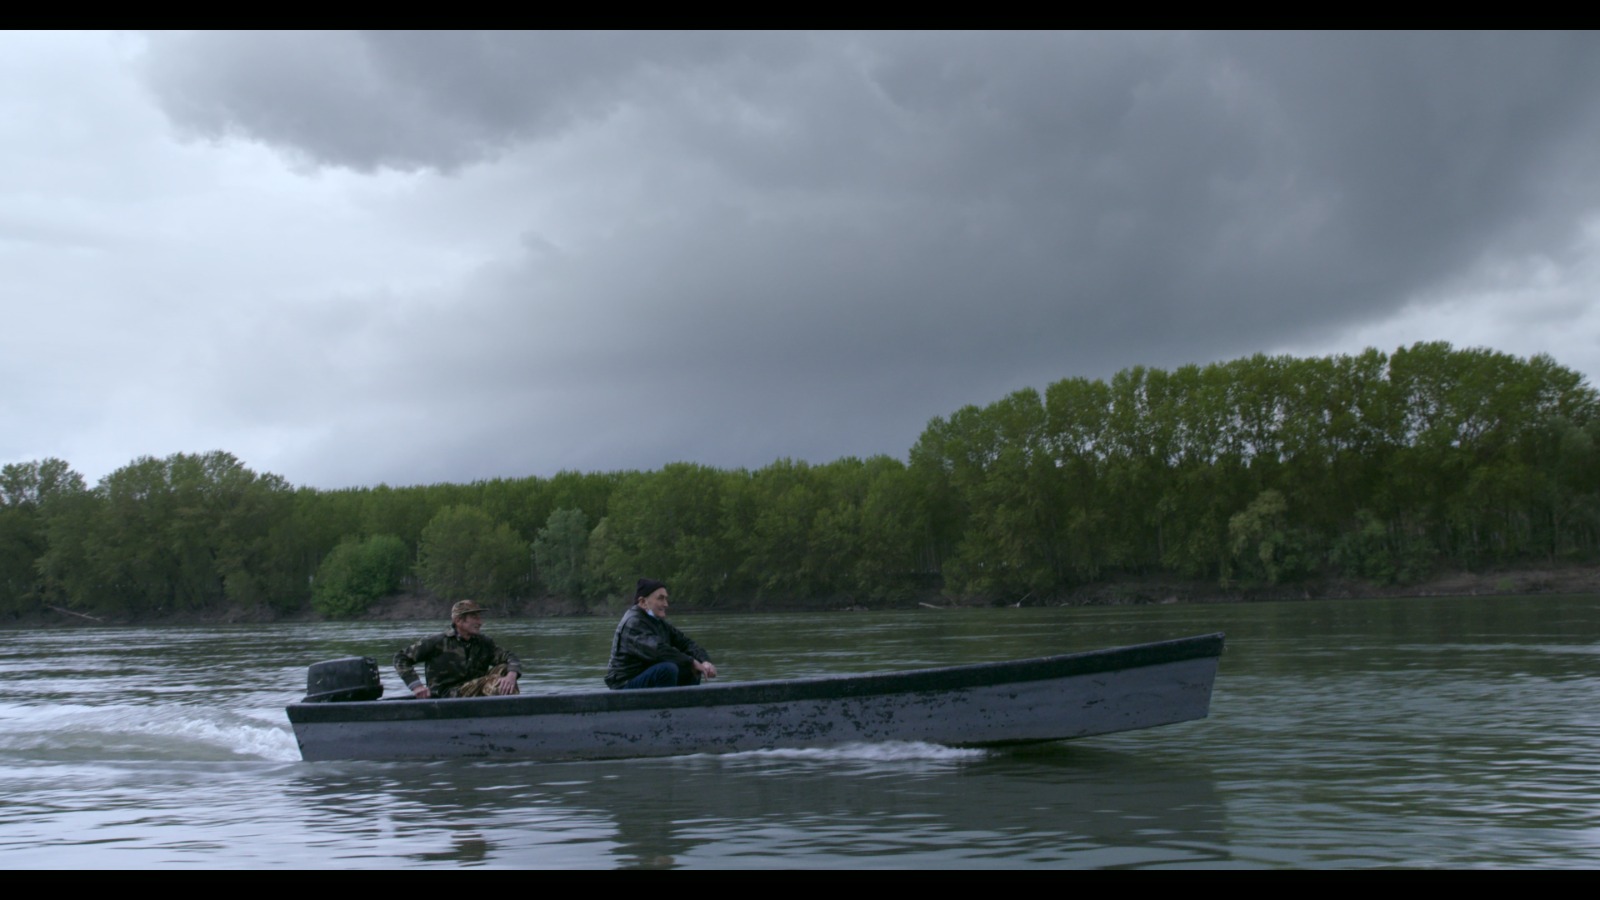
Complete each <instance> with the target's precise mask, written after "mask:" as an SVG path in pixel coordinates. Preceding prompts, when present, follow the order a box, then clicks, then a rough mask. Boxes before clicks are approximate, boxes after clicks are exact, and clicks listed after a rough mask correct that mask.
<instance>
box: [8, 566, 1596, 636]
mask: <svg viewBox="0 0 1600 900" xmlns="http://www.w3.org/2000/svg"><path fill="white" fill-rule="evenodd" d="M1540 594H1600V566H1579V565H1571V566H1543V567H1529V568H1521V569H1506V570H1498V571H1488V572H1449V573H1441V574H1439V575H1436V576H1435V577H1433V578H1430V579H1427V580H1425V581H1421V582H1417V583H1415V584H1406V585H1384V584H1374V583H1371V582H1366V581H1361V580H1359V579H1329V580H1325V581H1317V582H1303V583H1299V584H1293V585H1277V586H1262V587H1251V588H1243V587H1235V588H1224V587H1220V586H1219V585H1217V584H1216V583H1214V582H1202V581H1185V580H1183V579H1178V578H1172V577H1168V576H1148V577H1124V578H1120V579H1117V580H1115V581H1107V582H1104V583H1099V584H1092V585H1085V586H1083V587H1079V588H1075V589H1073V590H1070V591H1064V592H1062V593H1059V594H1057V595H1055V596H1053V597H1048V598H1037V597H1024V598H1022V599H1021V600H1019V601H1000V600H994V599H985V598H967V599H955V598H951V597H947V596H944V595H942V594H940V593H939V592H937V591H930V592H928V593H926V594H924V595H921V596H914V597H909V598H906V599H904V600H901V601H898V602H892V603H864V602H861V601H859V600H856V599H854V598H851V597H842V596H841V597H826V598H813V599H808V600H790V601H779V600H770V599H767V600H759V601H756V600H751V601H744V602H735V601H729V602H723V603H719V604H718V605H717V607H716V610H717V611H718V612H740V613H746V612H748V613H760V612H818V613H827V612H856V611H866V610H884V609H908V610H911V609H947V608H957V607H988V606H1138V605H1150V604H1169V603H1257V602H1263V601H1282V600H1339V599H1354V598H1360V597H1485V596H1536V595H1540ZM449 606H450V604H449V603H448V602H446V601H443V600H441V599H439V598H437V597H434V596H432V595H428V594H402V595H398V596H394V597H386V598H384V599H382V600H379V601H378V602H376V603H374V604H373V605H372V606H371V607H370V608H369V609H368V610H367V611H366V612H365V613H363V614H362V615H361V616H359V617H357V618H358V621H416V620H430V619H434V620H437V619H443V618H446V617H448V610H449ZM624 606H625V601H624V600H622V599H616V600H613V601H611V602H609V603H606V602H600V603H583V602H580V601H577V600H570V599H566V598H562V597H545V598H540V599H533V600H518V601H508V602H503V603H500V604H498V607H499V614H500V615H502V616H507V617H511V618H546V617H556V616H614V615H619V614H620V613H621V612H622V610H623V608H624ZM681 606H682V611H683V612H689V611H692V610H693V609H694V607H691V606H689V605H688V604H681ZM322 619H323V617H322V616H320V615H318V614H317V613H316V612H314V611H311V610H303V611H298V612H295V613H291V614H283V613H281V612H278V611H275V610H272V609H269V608H265V607H242V606H236V607H223V608H219V609H208V610H195V611H189V612H182V613H174V614H169V615H160V616H142V617H138V618H133V617H112V616H86V615H84V614H82V613H79V612H74V611H71V610H66V609H60V608H56V607H42V608H40V609H39V610H37V611H36V612H35V613H34V614H32V615H24V616H18V617H14V618H12V619H11V620H9V621H0V627H6V626H10V627H29V626H36V625H48V626H51V627H59V626H63V625H66V626H96V625H153V624H165V623H178V622H182V623H189V624H210V625H231V624H251V623H257V622H294V621H304V622H315V621H321V620H322Z"/></svg>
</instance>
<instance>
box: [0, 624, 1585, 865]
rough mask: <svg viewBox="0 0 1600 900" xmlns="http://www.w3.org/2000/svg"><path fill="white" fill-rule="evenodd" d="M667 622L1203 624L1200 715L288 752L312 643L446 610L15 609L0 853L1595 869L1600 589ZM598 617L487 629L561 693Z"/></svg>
mask: <svg viewBox="0 0 1600 900" xmlns="http://www.w3.org/2000/svg"><path fill="white" fill-rule="evenodd" d="M674 621H676V622H677V623H678V624H679V625H680V626H681V627H683V628H684V629H685V630H687V631H689V632H690V633H691V634H693V635H694V636H695V637H696V639H697V640H699V641H700V642H701V643H702V644H704V645H705V646H706V647H707V648H708V649H709V650H710V651H711V652H712V654H713V657H714V658H715V659H716V661H717V664H718V667H719V669H721V671H722V673H723V676H724V678H726V679H728V680H753V679H761V678H781V677H791V676H804V675H814V674H826V673H846V672H859V671H881V670H886V669H902V668H912V667H917V666H925V665H950V664H956V663H964V662H978V661H992V660H1001V659H1011V658H1020V657H1030V656H1041V655H1046V654H1050V653H1058V652H1068V651H1074V650H1087V649H1096V648H1100V647H1110V646H1119V645H1123V644H1130V643H1138V642H1142V641H1147V640H1161V639H1166V638H1173V637H1182V636H1185V635H1190V634H1201V633H1206V632H1212V631H1225V632H1227V635H1228V641H1227V649H1226V652H1225V653H1224V655H1223V658H1222V666H1221V671H1220V674H1219V675H1218V678H1217V685H1216V691H1215V694H1214V696H1213V700H1212V708H1211V716H1210V718H1208V719H1204V720H1201V721H1197V722H1188V723H1184V724H1181V725H1173V726H1167V727H1164V728H1157V729H1152V730H1149V731H1143V732H1134V733H1129V734H1121V735H1108V736H1103V737H1098V738H1087V739H1084V740H1081V741H1076V742H1070V743H1057V744H1046V745H1040V746H1036V747H1032V748H1027V749H1022V750H1009V751H978V750H954V749H950V748H945V747H938V746H932V745H922V744H868V745H858V746H851V747H844V748H838V749H832V750H825V751H824V750H813V751H785V752H758V753H744V754H735V755H729V756H689V757H678V758H671V759H652V760H630V761H612V762H597V763H555V764H551V763H542V764H540V763H508V762H459V761H455V762H452V761H439V762H427V763H364V762H340V763H304V762H301V761H300V760H299V752H298V750H297V748H296V745H295V741H294V737H293V735H292V733H291V732H290V731H289V727H288V723H287V720H286V719H285V718H284V713H283V707H284V706H285V705H286V704H288V703H290V702H293V701H294V700H297V699H299V697H300V696H301V695H302V694H303V693H304V688H305V667H306V666H307V665H308V664H309V663H311V662H315V661H317V660H321V659H329V658H334V657H340V656H350V655H362V656H374V657H378V658H379V659H380V660H381V661H383V662H385V663H387V660H388V658H389V657H390V656H392V654H393V652H394V650H395V649H397V648H398V647H399V646H401V645H402V644H404V643H407V642H408V641H409V640H411V639H412V638H414V637H416V636H418V635H420V634H422V633H425V632H426V631H429V630H433V629H435V628H436V627H437V626H440V625H442V624H443V622H440V623H382V624H372V623H363V624H316V625H277V626H250V627H217V628H208V627H192V628H164V629H146V628H79V627H64V628H61V629H37V630H23V631H8V632H5V633H4V637H5V640H4V641H0V679H3V680H4V682H5V683H6V684H7V685H8V686H10V688H11V689H10V690H9V691H8V692H7V693H6V695H5V697H4V699H0V866H3V867H6V868H39V867H43V868H177V867H203V868H276V867H295V868H324V867H326V868H357V867H430V866H440V867H443V866H461V865H478V866H499V867H510V866H529V867H543V868H634V867H687V868H753V867H786V868H812V867H815V868H845V867H848V868H988V867H1000V868H1044V867H1082V868H1189V867H1198V868H1309V867H1316V868H1353V867H1372V866H1402V867H1451V868H1466V867H1514V868H1567V867H1571V868H1577V867H1594V866H1596V865H1600V786H1597V785H1600V712H1597V711H1596V710H1597V708H1600V597H1592V596H1589V597H1539V598H1531V597H1520V598H1517V597H1496V598H1449V599H1411V600H1346V601H1329V602H1322V601H1317V602H1302V603H1274V604H1248V605H1192V606H1161V607H1126V608H1087V609H1086V608H1077V609H1065V608H1062V609H993V610H968V611H948V610H925V609H924V610H916V611H899V612H892V613H891V612H881V613H878V612H874V613H862V612H856V613H829V614H826V615H814V616H804V615H791V614H770V615H743V616H736V615H717V614H694V615H690V614H687V613H680V614H678V615H676V616H675V617H674ZM612 624H613V623H612V622H610V621H604V620H600V619H543V620H529V619H523V620H504V619H502V620H492V621H491V622H490V623H489V624H488V626H487V627H486V631H488V632H489V633H490V634H492V635H493V636H495V637H496V639H497V640H499V641H500V642H501V643H503V644H505V645H507V646H509V647H511V648H512V649H513V650H515V651H517V652H518V653H519V654H520V655H521V656H522V658H523V660H524V663H525V666H524V667H525V669H526V671H527V675H526V676H525V677H524V679H523V685H524V688H525V690H528V691H530V692H545V691H550V692H554V691H561V690H572V689H578V688H582V689H593V688H594V687H596V686H597V685H598V683H599V678H600V675H601V674H602V672H603V669H604V665H605V654H606V650H607V645H608V640H609V637H610V632H611V626H612ZM385 668H386V671H385V679H384V685H385V689H386V691H387V692H388V693H390V694H393V693H397V692H399V691H401V690H402V688H401V685H400V683H399V680H398V679H397V678H396V677H395V675H394V674H393V672H392V671H391V670H387V666H385Z"/></svg>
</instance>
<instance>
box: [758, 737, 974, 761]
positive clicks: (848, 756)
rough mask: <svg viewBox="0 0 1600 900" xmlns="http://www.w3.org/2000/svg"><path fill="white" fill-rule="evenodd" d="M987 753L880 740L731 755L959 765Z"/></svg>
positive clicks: (926, 744)
mask: <svg viewBox="0 0 1600 900" xmlns="http://www.w3.org/2000/svg"><path fill="white" fill-rule="evenodd" d="M988 752H989V751H987V750H974V749H960V748H956V747H945V746H942V745H940V744H928V743H924V742H922V741H884V742H882V743H876V744H841V745H839V746H837V747H809V748H805V749H792V750H750V751H746V752H744V753H735V754H731V755H733V756H742V757H761V756H764V757H769V758H773V759H804V760H865V761H868V762H900V761H904V760H931V761H934V762H960V761H962V760H970V759H982V758H983V757H984V756H985V755H987V754H988Z"/></svg>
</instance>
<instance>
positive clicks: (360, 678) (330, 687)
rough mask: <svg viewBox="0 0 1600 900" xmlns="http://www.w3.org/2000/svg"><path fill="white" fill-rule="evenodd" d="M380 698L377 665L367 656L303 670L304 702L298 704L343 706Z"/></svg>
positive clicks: (335, 660) (319, 664)
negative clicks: (342, 704)
mask: <svg viewBox="0 0 1600 900" xmlns="http://www.w3.org/2000/svg"><path fill="white" fill-rule="evenodd" d="M382 696H383V683H382V682H380V681H379V680H378V661H377V660H375V659H373V658H372V657H370V656H347V657H345V658H344V659H330V660H328V661H327V662H319V663H315V664H314V665H312V666H311V668H309V669H307V670H306V698H305V699H304V700H302V701H300V702H301V703H343V702H347V701H350V700H376V699H378V698H379V697H382Z"/></svg>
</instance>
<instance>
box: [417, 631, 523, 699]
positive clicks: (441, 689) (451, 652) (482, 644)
mask: <svg viewBox="0 0 1600 900" xmlns="http://www.w3.org/2000/svg"><path fill="white" fill-rule="evenodd" d="M417 663H423V664H425V665H426V666H427V669H428V690H429V691H430V692H431V693H432V694H433V696H435V697H447V696H449V695H450V692H451V691H453V690H454V689H455V688H457V687H458V686H460V685H461V684H462V683H463V682H467V681H471V680H472V679H474V678H482V677H483V676H484V675H487V674H489V669H490V668H491V667H493V666H499V665H504V666H506V667H507V668H509V669H510V670H511V671H513V672H516V673H517V674H518V675H521V674H522V662H521V661H520V660H518V659H517V655H516V654H515V653H511V652H510V651H507V650H502V649H500V648H499V647H496V646H495V645H494V641H492V640H490V639H489V636H488V635H484V634H480V635H478V636H477V637H475V638H473V639H472V640H470V641H464V640H462V639H461V638H459V637H457V636H456V630H455V627H454V626H452V627H451V628H450V630H449V631H444V632H440V633H439V634H430V635H428V636H427V637H425V638H423V639H422V640H420V641H417V642H416V643H415V644H412V645H411V646H409V647H407V648H405V649H404V650H401V651H400V652H399V653H396V654H395V655H394V670H395V671H396V672H398V673H399V674H400V680H401V681H403V682H405V683H406V686H407V687H410V686H411V685H412V684H413V683H414V682H416V680H417Z"/></svg>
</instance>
